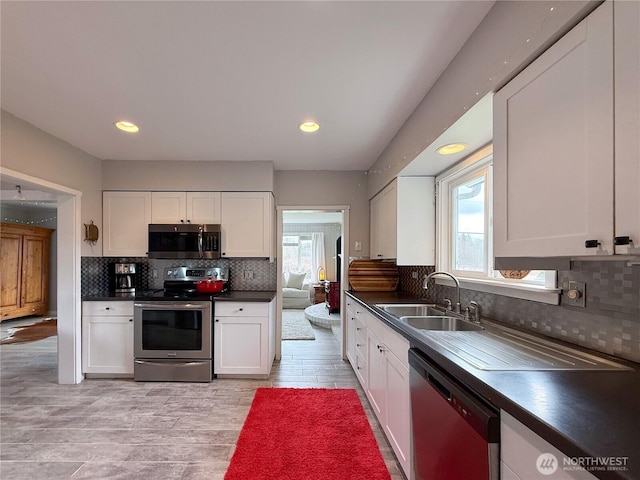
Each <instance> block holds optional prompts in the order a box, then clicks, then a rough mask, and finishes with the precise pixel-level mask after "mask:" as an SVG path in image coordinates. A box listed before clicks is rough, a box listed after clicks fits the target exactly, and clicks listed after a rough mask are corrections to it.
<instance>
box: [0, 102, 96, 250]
mask: <svg viewBox="0 0 640 480" xmlns="http://www.w3.org/2000/svg"><path fill="white" fill-rule="evenodd" d="M1 136H2V142H1V143H2V144H1V147H0V154H1V158H2V166H3V167H6V168H8V169H11V170H14V171H16V172H20V173H24V174H26V175H30V176H33V177H36V178H39V179H42V180H46V181H48V182H52V183H55V184H58V185H62V186H65V187H69V188H72V189H75V190H78V191H80V192H82V198H81V199H80V201H81V211H82V221H83V222H84V223H89V222H90V221H91V220H93V221H94V223H95V224H96V225H98V228H100V230H102V173H101V172H102V168H101V165H100V162H101V161H100V159H98V158H96V157H93V156H91V155H89V154H87V153H85V152H83V151H82V150H80V149H79V148H76V147H74V146H73V145H71V144H69V143H67V142H65V141H63V140H60V139H59V138H57V137H54V136H52V135H49V134H48V133H46V132H44V131H42V130H40V129H38V128H36V127H34V126H33V125H31V124H29V123H27V122H25V121H23V120H21V119H19V118H17V117H15V116H13V115H11V114H10V113H8V112H5V111H4V110H3V111H2V123H1ZM81 254H82V255H83V256H101V255H102V243H101V242H98V243H97V244H96V245H90V244H88V243H86V242H82V252H81Z"/></svg>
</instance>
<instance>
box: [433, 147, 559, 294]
mask: <svg viewBox="0 0 640 480" xmlns="http://www.w3.org/2000/svg"><path fill="white" fill-rule="evenodd" d="M481 172H485V173H481ZM481 174H482V175H485V181H486V182H487V183H486V185H485V195H486V197H487V198H486V204H485V205H486V213H487V215H486V218H485V228H486V229H487V230H486V245H485V256H486V257H485V259H486V265H485V271H483V272H472V271H469V270H455V269H453V250H454V247H453V242H452V232H453V228H452V222H453V215H452V213H453V206H452V200H451V198H452V197H451V191H452V189H453V188H455V187H456V186H459V185H461V184H463V183H465V182H468V181H470V180H471V179H472V178H473V176H474V175H475V176H476V177H478V176H480V175H481ZM435 183H436V235H437V242H436V269H437V270H439V271H447V272H451V273H452V274H453V275H455V276H456V277H457V278H458V279H459V281H460V286H461V287H463V288H469V289H473V290H476V291H482V292H487V293H495V294H498V295H504V296H508V297H514V298H521V299H526V300H532V301H538V302H542V303H548V304H552V305H558V304H559V301H560V289H558V288H557V272H556V271H547V272H546V274H545V281H544V284H541V283H530V282H527V281H522V280H515V279H508V278H497V277H493V276H492V275H493V273H494V270H493V263H494V256H493V145H488V146H486V147H484V148H482V149H480V150H478V151H477V152H475V153H473V154H471V155H469V156H468V157H466V158H465V159H463V160H462V161H461V162H459V163H457V164H455V165H454V166H452V167H451V168H449V169H447V170H445V171H444V172H442V173H440V174H439V175H437V176H436V179H435ZM434 280H435V281H436V283H438V284H443V285H450V286H453V285H454V283H453V281H452V280H450V279H449V278H446V277H444V276H438V277H435V278H434Z"/></svg>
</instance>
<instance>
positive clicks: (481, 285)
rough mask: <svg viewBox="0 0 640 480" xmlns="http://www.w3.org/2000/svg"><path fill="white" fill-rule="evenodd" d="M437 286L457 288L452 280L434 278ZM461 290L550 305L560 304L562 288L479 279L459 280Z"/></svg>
mask: <svg viewBox="0 0 640 480" xmlns="http://www.w3.org/2000/svg"><path fill="white" fill-rule="evenodd" d="M433 280H435V282H436V284H438V285H447V286H449V287H455V283H454V282H453V280H451V279H450V278H446V277H434V279H433ZM458 281H459V282H460V288H464V289H467V290H475V291H478V292H485V293H493V294H496V295H503V296H505V297H511V298H519V299H522V300H529V301H532V302H540V303H547V304H549V305H559V304H560V294H561V293H562V290H561V289H560V288H553V289H549V288H545V287H539V286H536V285H514V284H507V283H504V282H497V281H493V280H488V279H487V280H485V279H478V278H458Z"/></svg>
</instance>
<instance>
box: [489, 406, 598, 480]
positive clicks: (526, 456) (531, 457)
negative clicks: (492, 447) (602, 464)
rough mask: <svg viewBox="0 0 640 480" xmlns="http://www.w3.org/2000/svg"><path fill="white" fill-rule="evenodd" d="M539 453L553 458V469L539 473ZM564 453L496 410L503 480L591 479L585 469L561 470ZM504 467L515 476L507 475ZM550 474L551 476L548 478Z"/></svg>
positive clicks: (506, 414)
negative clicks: (553, 470) (512, 479)
mask: <svg viewBox="0 0 640 480" xmlns="http://www.w3.org/2000/svg"><path fill="white" fill-rule="evenodd" d="M542 454H546V455H553V456H554V457H555V459H556V460H555V461H557V462H558V463H555V461H554V463H555V465H556V467H557V470H556V471H555V472H545V474H544V475H543V474H541V472H540V471H539V470H538V460H539V458H540V456H541V455H542ZM564 456H565V455H564V454H563V453H562V452H561V451H560V450H558V449H557V448H555V447H554V446H553V445H551V444H550V443H549V442H547V441H546V440H545V439H543V438H542V437H540V436H539V435H537V434H536V433H535V432H533V431H531V430H529V428H527V427H526V426H525V425H523V424H522V423H520V422H519V421H518V420H516V419H515V418H514V417H512V416H511V415H509V414H508V413H507V412H505V411H504V410H501V411H500V460H501V462H502V464H503V468H502V471H503V472H505V473H507V475H506V477H505V478H509V479H510V478H523V479H529V478H536V479H537V478H553V479H558V480H595V478H596V477H594V476H593V475H592V474H591V473H590V472H588V471H586V470H576V471H573V470H565V469H563V468H562V459H563V458H564ZM505 467H507V468H508V469H509V470H511V473H512V474H513V475H515V477H514V476H513V475H509V472H508V471H506V469H505ZM550 473H552V475H550Z"/></svg>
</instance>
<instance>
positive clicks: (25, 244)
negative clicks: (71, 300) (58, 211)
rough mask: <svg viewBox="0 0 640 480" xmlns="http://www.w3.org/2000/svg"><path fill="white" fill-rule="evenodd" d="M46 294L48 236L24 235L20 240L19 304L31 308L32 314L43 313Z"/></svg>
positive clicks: (46, 303) (47, 284)
mask: <svg viewBox="0 0 640 480" xmlns="http://www.w3.org/2000/svg"><path fill="white" fill-rule="evenodd" d="M48 294H49V238H48V237H39V236H35V235H25V236H24V237H23V241H22V286H21V289H20V297H21V306H22V307H23V308H27V309H31V311H32V312H33V313H34V314H36V313H37V314H45V313H46V308H47V305H48V300H47V298H48ZM43 310H44V311H43Z"/></svg>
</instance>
